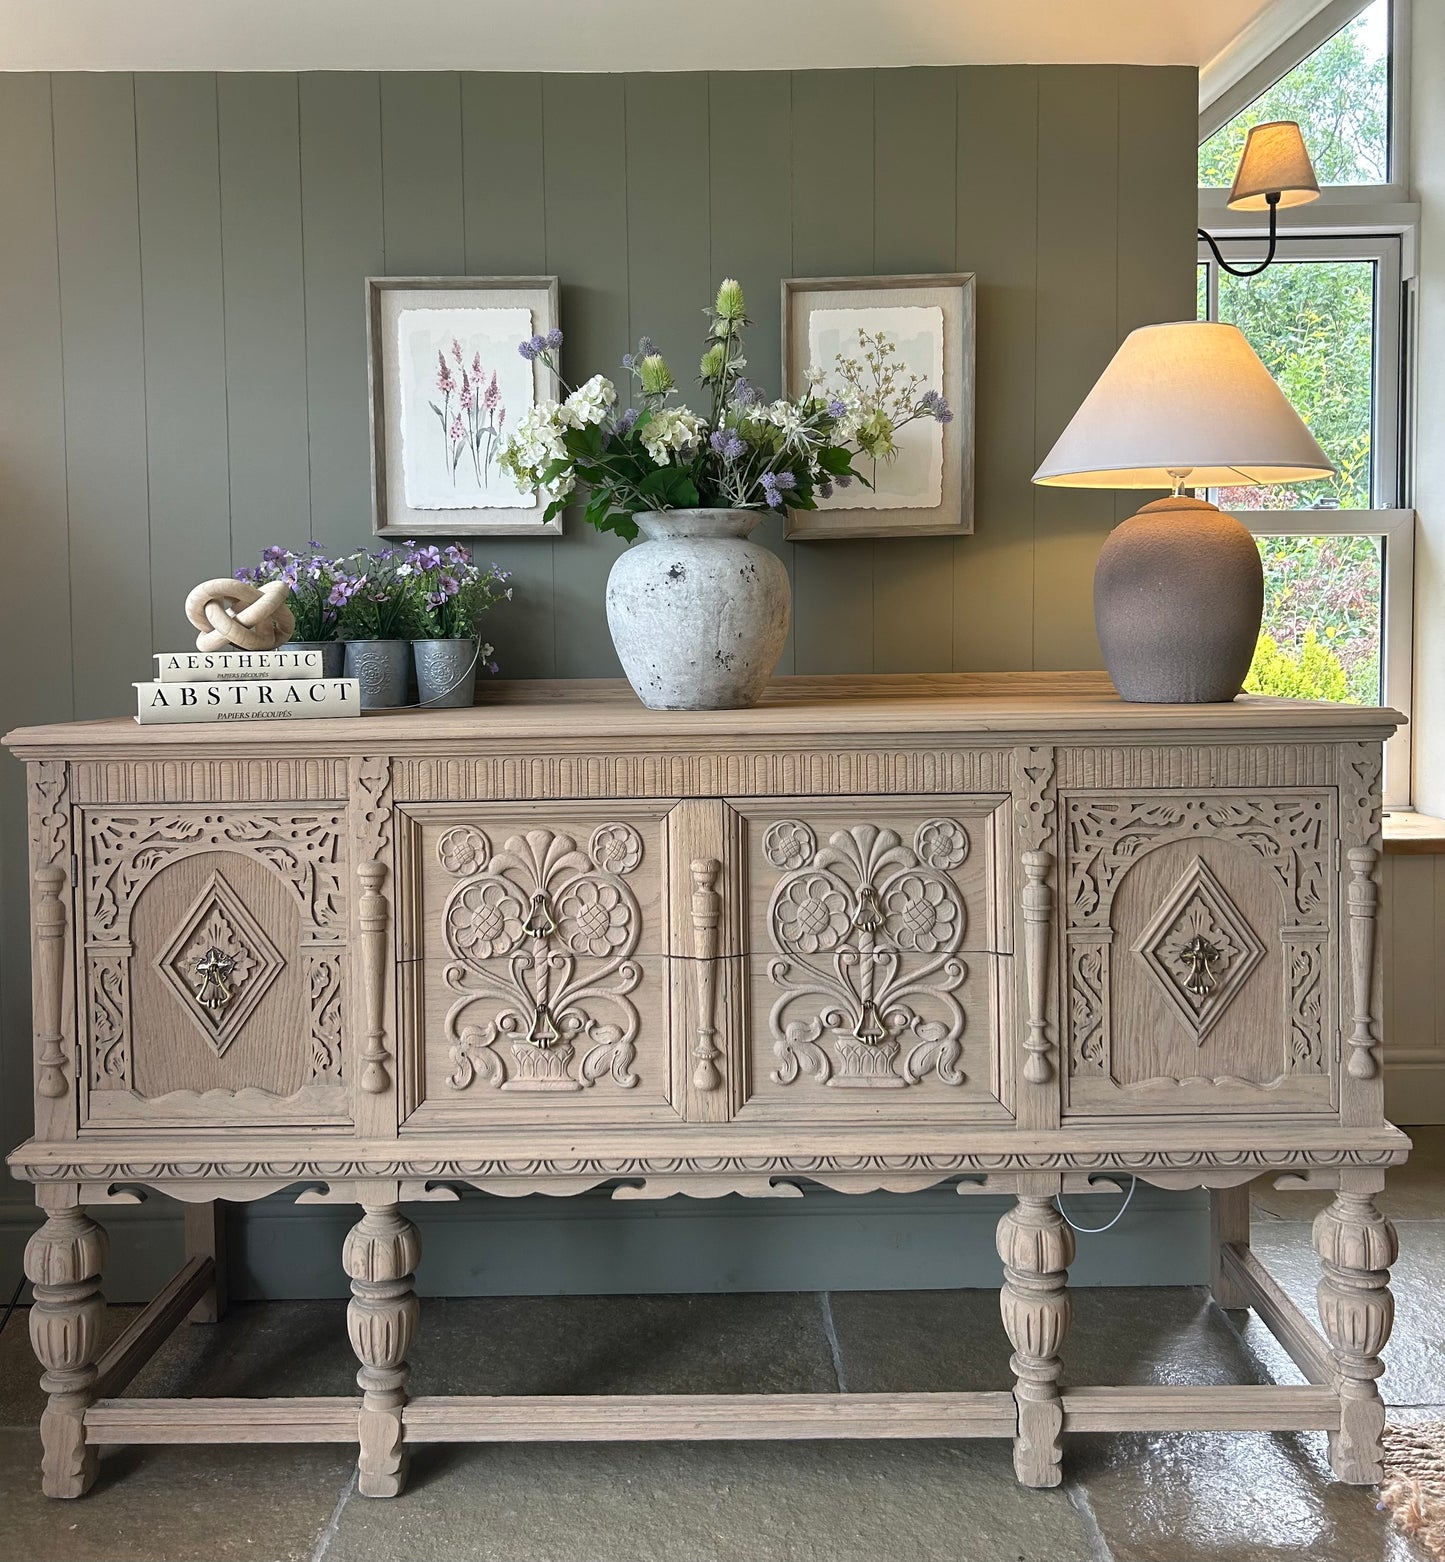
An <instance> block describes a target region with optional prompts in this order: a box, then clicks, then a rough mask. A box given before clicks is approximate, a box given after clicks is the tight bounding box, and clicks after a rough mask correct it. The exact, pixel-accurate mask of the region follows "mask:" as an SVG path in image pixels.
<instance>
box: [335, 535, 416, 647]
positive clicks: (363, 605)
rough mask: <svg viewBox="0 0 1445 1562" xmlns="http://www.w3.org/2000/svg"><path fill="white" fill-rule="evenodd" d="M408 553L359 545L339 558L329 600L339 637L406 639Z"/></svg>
mask: <svg viewBox="0 0 1445 1562" xmlns="http://www.w3.org/2000/svg"><path fill="white" fill-rule="evenodd" d="M406 559H407V553H406V552H404V551H403V550H402V549H400V548H382V549H381V550H380V551H379V552H377V553H368V552H367V551H366V549H365V548H358V549H357V550H356V552H355V553H352V554H350V555H348V556H347V557H346V558H345V559H343V560H340V561H339V562H340V563H341V564H342V565H343V566H344V567H345V573H343V574H341V575H339V576H338V577H337V580H336V584H335V586H333V588H332V591H331V597H330V601H331V603H332V605H333V606H334V607H335V609H336V632H337V637H338V638H339V639H341V640H405V639H408V638H409V631H410V628H411V613H412V602H411V588H410V587H409V585H408V577H409V576H410V574H411V571H410V570H409V569H408V570H406V571H405V573H403V568H404V566H405V564H406Z"/></svg>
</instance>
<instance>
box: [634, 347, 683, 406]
mask: <svg viewBox="0 0 1445 1562" xmlns="http://www.w3.org/2000/svg"><path fill="white" fill-rule="evenodd" d="M637 373H638V377H639V378H640V379H641V381H642V390H643V394H644V395H647V396H665V395H667V393H668V391H670V390H671V389H672V388H673V386H674V385H675V384H676V383H677V382H676V381H675V380H674V379H673V377H672V370H671V369H669V368H668V366H667V359H666V358H664V357H663V356H662V354H661V353H648V355H647V356H646V357H645V358H644V359H643V360H642V362H641V363H640V364H638V366H637Z"/></svg>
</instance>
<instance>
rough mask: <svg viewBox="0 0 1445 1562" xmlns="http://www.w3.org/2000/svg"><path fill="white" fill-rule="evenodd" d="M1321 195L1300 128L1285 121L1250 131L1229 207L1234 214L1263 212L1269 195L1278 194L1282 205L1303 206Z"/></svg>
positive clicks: (1289, 120) (1235, 178) (1230, 196)
mask: <svg viewBox="0 0 1445 1562" xmlns="http://www.w3.org/2000/svg"><path fill="white" fill-rule="evenodd" d="M1319 194H1320V187H1319V185H1318V184H1317V183H1316V182H1315V170H1314V165H1313V164H1312V163H1311V162H1310V155H1309V153H1308V152H1307V151H1305V143H1304V137H1303V136H1302V135H1301V134H1300V128H1299V126H1298V125H1297V124H1295V122H1294V121H1293V120H1292V119H1282V120H1277V121H1275V122H1273V123H1271V124H1267V125H1256V126H1255V127H1254V128H1253V129H1252V130H1251V131H1250V132H1249V138H1248V139H1247V140H1246V141H1245V143H1244V155H1243V156H1242V157H1241V158H1240V160H1239V168H1238V170H1237V171H1236V173H1235V175H1234V184H1233V185H1232V186H1231V187H1230V191H1229V200H1228V202H1227V203H1226V204H1227V205H1228V206H1229V208H1230V209H1231V210H1232V211H1237V212H1262V211H1264V210H1265V209H1266V208H1267V207H1268V206H1269V202H1268V201H1267V200H1266V199H1265V197H1266V196H1268V195H1278V197H1279V200H1278V201H1277V202H1276V204H1277V205H1279V206H1303V205H1304V204H1305V203H1306V202H1307V201H1316V200H1318V199H1319Z"/></svg>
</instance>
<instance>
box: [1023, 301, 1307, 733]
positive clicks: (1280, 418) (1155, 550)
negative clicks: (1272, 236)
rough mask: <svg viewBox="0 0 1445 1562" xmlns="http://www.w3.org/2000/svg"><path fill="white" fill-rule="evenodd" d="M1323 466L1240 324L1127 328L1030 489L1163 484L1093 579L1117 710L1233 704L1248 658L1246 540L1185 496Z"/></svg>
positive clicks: (1252, 577)
mask: <svg viewBox="0 0 1445 1562" xmlns="http://www.w3.org/2000/svg"><path fill="white" fill-rule="evenodd" d="M1333 470H1334V468H1333V467H1332V466H1331V465H1330V462H1329V459H1328V457H1326V455H1325V453H1324V451H1323V450H1321V449H1320V447H1319V445H1318V444H1317V443H1316V442H1315V439H1314V436H1313V435H1312V434H1311V433H1310V431H1309V430H1308V429H1307V428H1306V427H1305V426H1304V424H1303V423H1302V422H1301V421H1300V417H1299V414H1298V413H1297V412H1296V411H1295V410H1294V408H1293V407H1291V406H1290V404H1289V402H1288V401H1287V400H1286V399H1285V396H1284V393H1283V392H1282V391H1281V390H1280V388H1279V387H1278V386H1277V385H1276V384H1275V382H1274V381H1273V379H1271V378H1270V374H1269V371H1268V370H1267V369H1266V368H1265V366H1264V365H1263V364H1262V363H1261V362H1260V361H1259V359H1258V357H1257V356H1256V355H1255V352H1254V349H1253V348H1252V347H1251V346H1250V345H1249V343H1248V342H1247V341H1245V339H1244V337H1243V336H1242V335H1241V334H1240V332H1239V330H1238V328H1237V327H1235V326H1232V325H1219V324H1216V323H1214V322H1212V321H1205V320H1200V321H1194V320H1189V321H1181V322H1179V323H1178V324H1171V325H1148V326H1142V327H1141V328H1140V329H1139V330H1137V331H1131V332H1130V333H1129V335H1128V336H1127V337H1126V338H1125V340H1124V344H1123V346H1121V347H1120V348H1119V350H1118V352H1116V353H1115V354H1114V358H1113V361H1112V362H1111V363H1110V364H1109V367H1108V368H1107V369H1105V370H1104V372H1103V374H1102V375H1101V376H1100V377H1099V381H1098V383H1097V384H1096V385H1095V386H1094V388H1093V390H1091V391H1090V392H1089V394H1088V396H1087V398H1086V399H1085V401H1084V404H1083V406H1081V407H1080V408H1079V410H1078V411H1077V412H1076V413H1075V414H1074V416H1073V419H1072V421H1071V422H1070V424H1069V426H1068V427H1067V428H1066V429H1065V430H1064V432H1063V433H1062V434H1061V435H1060V436H1059V439H1058V442H1057V443H1056V444H1055V446H1054V448H1053V449H1052V450H1051V451H1050V452H1049V454H1048V456H1047V457H1046V458H1045V460H1044V463H1043V465H1042V466H1041V467H1040V468H1039V469H1038V471H1037V472H1035V473H1034V481H1035V482H1036V483H1040V484H1043V485H1045V486H1049V487H1058V488H1169V489H1172V493H1171V495H1170V497H1169V498H1167V499H1156V500H1155V501H1154V502H1153V503H1152V504H1146V505H1145V506H1144V508H1143V509H1142V510H1140V511H1139V513H1138V514H1137V515H1135V516H1132V517H1131V518H1130V519H1129V520H1127V521H1125V522H1124V523H1123V524H1122V525H1120V526H1117V527H1115V529H1114V530H1113V531H1112V532H1111V533H1110V535H1109V537H1108V539H1107V541H1106V542H1105V543H1104V547H1103V549H1102V551H1101V552H1100V554H1099V563H1098V567H1097V568H1096V569H1095V571H1094V622H1095V625H1096V626H1097V628H1098V632H1099V645H1100V647H1101V648H1102V650H1103V653H1104V665H1105V666H1106V667H1107V668H1108V669H1109V676H1110V677H1111V678H1112V679H1113V680H1114V687H1115V688H1116V689H1117V690H1118V691H1119V693H1120V694H1121V695H1122V696H1123V698H1124V699H1126V700H1135V701H1144V702H1151V703H1152V702H1158V703H1168V704H1204V703H1209V702H1213V701H1223V700H1232V699H1233V698H1234V697H1235V695H1236V694H1238V693H1239V691H1240V689H1241V687H1242V686H1243V684H1244V680H1245V677H1246V676H1247V674H1248V672H1249V665H1250V662H1251V661H1252V660H1253V659H1254V650H1255V645H1256V643H1257V641H1258V639H1259V625H1260V619H1261V618H1262V616H1263V613H1264V571H1263V569H1262V568H1261V566H1260V561H1259V549H1258V547H1257V546H1256V545H1255V541H1254V538H1253V536H1252V535H1251V534H1250V533H1249V532H1248V531H1247V530H1246V529H1245V528H1244V527H1243V526H1241V525H1240V524H1239V522H1238V521H1236V520H1234V519H1233V518H1232V517H1231V516H1228V515H1225V514H1224V513H1223V512H1222V511H1221V510H1219V509H1217V508H1216V507H1215V506H1214V505H1212V504H1208V503H1206V502H1205V501H1204V500H1203V499H1193V498H1190V497H1189V496H1188V495H1186V494H1185V493H1184V492H1183V489H1184V488H1185V486H1186V485H1188V486H1189V487H1191V488H1215V487H1225V486H1233V485H1236V484H1248V485H1250V486H1254V485H1258V484H1265V483H1298V482H1308V481H1310V480H1312V479H1314V478H1319V477H1328V476H1329V475H1330V473H1331V472H1333Z"/></svg>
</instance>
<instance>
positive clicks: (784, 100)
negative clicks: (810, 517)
mask: <svg viewBox="0 0 1445 1562" xmlns="http://www.w3.org/2000/svg"><path fill="white" fill-rule="evenodd" d="M792 98H793V78H792V77H791V76H790V75H788V74H787V73H786V72H784V71H716V72H714V73H713V74H712V75H711V76H710V77H709V78H708V107H709V114H710V123H709V128H708V143H709V154H710V155H709V179H708V189H709V194H710V202H709V228H710V232H711V249H712V262H711V282H712V285H713V286H714V287H716V285H717V284H718V283H719V282H721V281H722V279H723V278H724V277H735V278H736V279H737V280H738V281H739V282H741V283H742V285H743V296H744V297H745V298H746V299H747V302H748V316H749V318H750V319H751V321H752V324H751V325H750V326H749V327H748V371H747V372H748V374H749V376H750V377H751V378H752V379H753V381H754V383H755V384H757V385H758V386H759V387H761V389H762V390H763V392H764V393H765V394H766V395H768V396H770V397H771V396H777V395H781V394H782V390H783V387H782V384H781V377H782V376H781V367H780V365H781V362H782V311H781V306H780V293H781V289H780V288H779V286H778V283H779V281H780V279H781V278H783V277H790V276H792V275H794V270H793V209H792V166H791V157H790V149H791V145H792V135H793V126H792ZM783 533H784V526H783V518H782V517H781V516H778V515H769V516H765V517H764V518H763V519H762V520H761V521H760V522H759V523H758V526H757V529H756V531H754V532H753V540H754V541H755V542H760V543H762V544H763V545H764V546H765V547H768V548H771V549H772V550H773V552H774V553H776V554H777V555H778V557H779V558H780V559H782V561H783V563H784V565H786V567H787V570H788V575H789V578H790V579H791V578H792V576H793V570H794V559H795V555H796V552H797V550H796V548H795V547H794V545H793V544H792V543H791V542H785V541H784V540H783ZM796 645H797V615H796V613H794V615H793V619H792V621H791V623H790V626H789V629H788V638H787V641H786V643H785V644H784V646H783V654H782V656H781V658H780V659H779V661H778V672H779V674H780V675H783V674H787V673H791V672H794V671H796V669H797V654H796Z"/></svg>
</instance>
